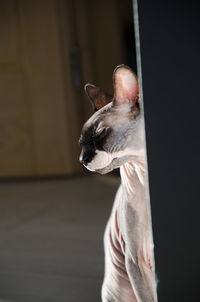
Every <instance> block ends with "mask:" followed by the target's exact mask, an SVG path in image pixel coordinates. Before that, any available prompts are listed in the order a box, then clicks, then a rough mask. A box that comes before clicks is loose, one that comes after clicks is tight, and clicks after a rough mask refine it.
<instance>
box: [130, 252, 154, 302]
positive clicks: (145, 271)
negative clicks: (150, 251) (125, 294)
mask: <svg viewBox="0 0 200 302" xmlns="http://www.w3.org/2000/svg"><path fill="white" fill-rule="evenodd" d="M125 258H126V259H125V261H126V269H127V273H128V276H129V280H130V283H131V286H132V288H133V291H134V294H135V296H136V298H137V302H156V301H157V296H156V288H155V286H154V284H155V283H154V281H155V280H154V272H153V271H152V270H151V269H150V268H147V267H144V266H143V261H142V259H138V258H133V256H132V255H131V253H130V251H129V250H128V249H127V250H126V257H125Z"/></svg>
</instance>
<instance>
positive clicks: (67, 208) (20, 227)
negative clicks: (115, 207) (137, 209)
mask: <svg viewBox="0 0 200 302" xmlns="http://www.w3.org/2000/svg"><path fill="white" fill-rule="evenodd" d="M117 186H118V185H117V183H116V182H113V181H106V179H105V180H102V178H95V177H94V178H92V177H89V176H84V177H76V178H73V179H69V180H54V181H53V180H49V181H24V182H3V183H1V184H0V192H1V194H0V195H1V202H0V302H47V301H48V302H50V301H52V302H64V301H65V302H80V301H81V302H100V301H101V299H100V291H101V283H102V278H103V243H102V238H103V232H104V227H105V224H106V221H107V218H108V216H109V213H110V210H111V206H112V202H113V199H114V195H115V192H116V190H117Z"/></svg>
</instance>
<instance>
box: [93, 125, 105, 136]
mask: <svg viewBox="0 0 200 302" xmlns="http://www.w3.org/2000/svg"><path fill="white" fill-rule="evenodd" d="M106 130H108V127H100V128H97V129H96V132H95V134H94V135H93V137H97V136H99V135H100V134H102V133H103V132H105V131H106Z"/></svg>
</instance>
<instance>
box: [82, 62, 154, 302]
mask: <svg viewBox="0 0 200 302" xmlns="http://www.w3.org/2000/svg"><path fill="white" fill-rule="evenodd" d="M88 88H89V87H88ZM114 90H115V96H114V99H113V101H112V104H111V105H108V106H109V107H107V108H106V110H107V112H108V113H109V110H110V109H109V108H111V107H112V106H113V107H114V108H115V110H116V111H117V112H118V114H117V115H116V114H115V115H114V113H113V114H111V115H109V114H108V113H107V115H106V114H104V115H102V120H101V122H104V123H105V124H106V126H107V124H109V125H111V126H113V123H114V126H113V127H116V126H117V125H119V124H120V123H121V124H122V126H123V127H126V126H124V125H126V123H124V121H125V120H126V119H127V118H128V117H130V115H131V114H132V112H133V109H134V108H135V107H134V106H135V104H136V102H137V99H138V83H137V78H136V76H135V74H134V73H133V72H132V71H131V70H130V69H129V68H127V67H125V66H119V67H118V68H116V70H115V71H114ZM93 92H94V91H93ZM104 101H105V99H104ZM109 101H110V100H109ZM98 105H99V102H98ZM116 111H115V113H116ZM112 112H113V111H112ZM140 114H141V113H140ZM97 115H98V118H99V117H101V110H100V111H99V113H96V115H94V116H93V117H91V118H90V120H89V121H88V123H86V126H85V127H89V126H90V124H91V122H92V121H93V120H94V118H96V117H97ZM108 117H109V119H110V120H109V121H108ZM132 118H133V117H132ZM141 120H142V119H140V121H141ZM137 123H138V124H137V127H136V128H133V131H135V132H134V133H133V131H131V134H130V136H129V138H130V140H129V144H130V145H129V146H127V145H126V146H123V147H126V148H122V150H123V151H122V150H121V151H118V152H117V153H115V152H113V153H112V152H111V153H109V152H108V153H107V152H106V151H98V150H97V152H96V155H95V157H94V158H93V159H92V160H91V161H90V162H89V163H88V164H87V165H86V167H87V168H88V169H90V170H91V171H98V169H100V168H105V169H106V167H109V164H110V163H111V162H112V160H113V159H114V158H116V157H117V158H119V159H120V158H124V157H126V158H128V160H126V162H125V163H124V164H122V165H121V166H120V174H121V185H120V187H119V189H118V192H117V195H116V198H115V201H114V204H113V208H112V212H111V215H110V218H109V220H108V223H107V226H106V229H105V234H104V250H105V274H104V281H103V286H102V302H156V301H157V293H156V281H155V268H154V255H153V238H152V227H151V212H150V206H149V193H148V182H147V167H146V152H145V143H144V124H143V123H141V122H139V121H138V122H137ZM115 129H116V128H115ZM116 143H117V142H116Z"/></svg>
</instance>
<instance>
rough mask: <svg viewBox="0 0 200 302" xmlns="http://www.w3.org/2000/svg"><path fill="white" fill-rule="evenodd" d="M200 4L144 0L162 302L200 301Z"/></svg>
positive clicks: (152, 180)
mask: <svg viewBox="0 0 200 302" xmlns="http://www.w3.org/2000/svg"><path fill="white" fill-rule="evenodd" d="M197 3H198V2H194V1H187V2H186V1H171V0H169V1H148V0H139V3H138V5H139V19H140V39H141V55H142V70H143V88H144V109H145V121H146V135H147V151H148V164H149V173H150V174H149V179H150V192H151V204H152V214H153V229H154V241H155V255H156V267H157V275H158V279H159V280H160V281H159V283H158V294H159V301H160V302H165V301H166V302H169V301H170V302H173V301H181V302H184V301H190V302H191V301H200V294H199V280H200V279H199V275H200V265H199V257H200V244H199V243H200V235H199V233H200V227H199V221H200V198H199V196H200V180H199V174H200V165H199V156H200V142H199V129H200V127H199V121H200V117H199V116H200V105H199V104H200V80H199V69H200V42H199V36H200V22H199V13H200V11H199V5H198V4H197Z"/></svg>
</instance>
